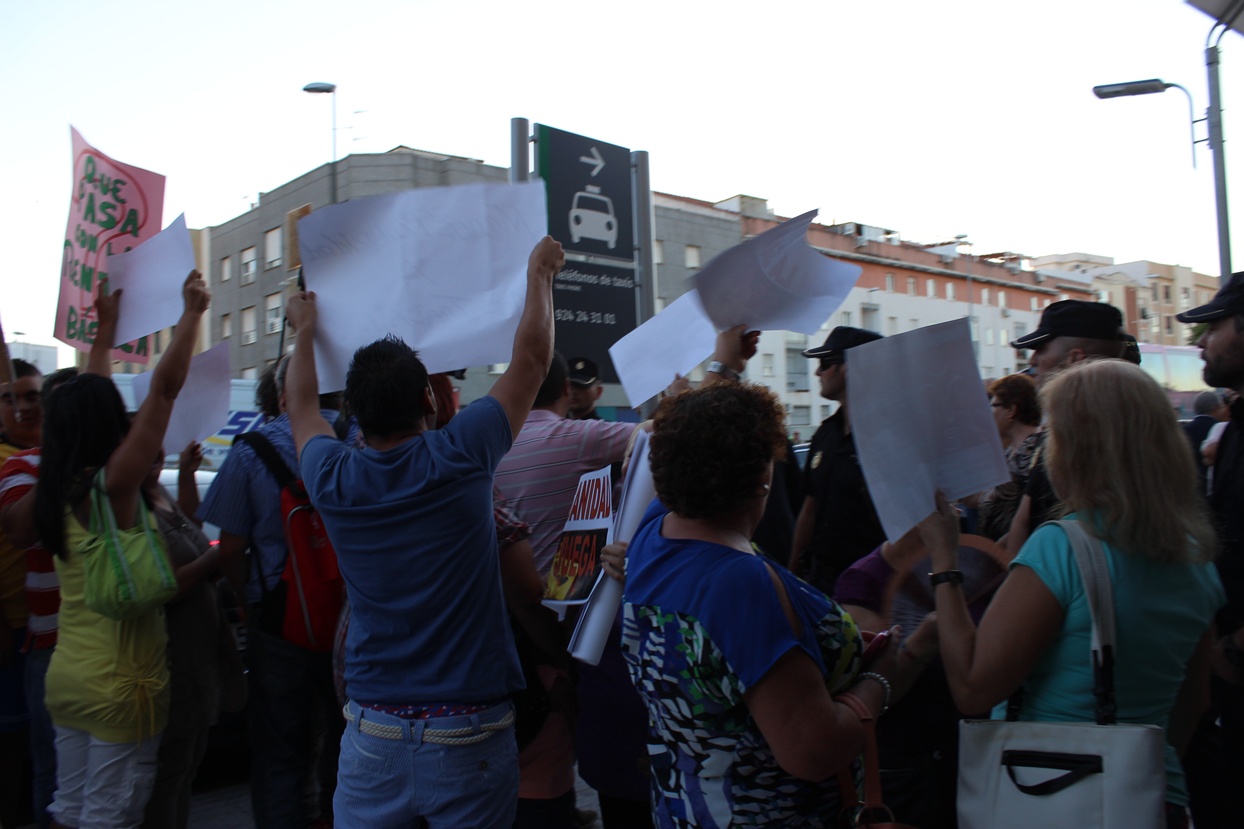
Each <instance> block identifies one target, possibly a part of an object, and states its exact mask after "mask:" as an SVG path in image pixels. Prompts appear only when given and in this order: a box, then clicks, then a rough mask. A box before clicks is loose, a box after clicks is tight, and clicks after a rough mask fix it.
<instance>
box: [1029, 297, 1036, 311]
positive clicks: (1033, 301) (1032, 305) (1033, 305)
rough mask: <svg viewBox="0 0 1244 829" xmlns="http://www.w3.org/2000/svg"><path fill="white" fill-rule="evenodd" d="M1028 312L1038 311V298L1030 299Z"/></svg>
mask: <svg viewBox="0 0 1244 829" xmlns="http://www.w3.org/2000/svg"><path fill="white" fill-rule="evenodd" d="M1028 310H1030V311H1035V310H1037V298H1036V297H1035V296H1033V297H1028Z"/></svg>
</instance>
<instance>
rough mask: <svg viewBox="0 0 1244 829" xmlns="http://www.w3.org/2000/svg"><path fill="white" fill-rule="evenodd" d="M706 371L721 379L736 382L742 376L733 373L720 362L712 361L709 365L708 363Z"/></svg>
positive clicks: (733, 371)
mask: <svg viewBox="0 0 1244 829" xmlns="http://www.w3.org/2000/svg"><path fill="white" fill-rule="evenodd" d="M708 370H709V371H711V372H712V373H713V374H720V375H721V376H722V377H724V378H726V379H727V380H738V379H739V378H741V377H742V376H743V375H741V374H739V373H738V372H737V371H735V370H734V369H732V368H730V366H728V365H726V364H725V363H723V362H721V361H720V360H713V361H712V362H711V363H709V364H708Z"/></svg>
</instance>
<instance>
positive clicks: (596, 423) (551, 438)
mask: <svg viewBox="0 0 1244 829" xmlns="http://www.w3.org/2000/svg"><path fill="white" fill-rule="evenodd" d="M569 411H570V380H569V370H568V368H567V365H566V358H565V357H563V356H562V355H561V354H560V353H558V352H556V351H555V352H553V362H552V364H551V365H550V366H549V373H548V375H547V376H546V377H545V379H544V384H543V385H541V386H540V392H539V393H538V394H537V395H536V402H535V404H534V405H533V406H532V408H531V414H529V415H528V416H527V420H526V421H525V422H524V423H523V428H522V430H521V431H520V432H519V433H518V437H517V438H515V439H514V445H513V446H512V447H511V448H510V451H509V453H507V454H506V456H505V458H503V459H502V461H501V464H500V466H498V467H497V475H496V484H497V489H499V490H501V494H502V495H503V496H505V500H506V503H508V504H509V505H510V508H511V509H513V510H514V511H515V512H516V513H518V514H519V515H521V516H522V517H523V520H524V521H526V522H527V523H528V525H530V527H531V548H532V550H533V551H534V553H535V560H536V569H537V570H539V571H540V577H541V578H544V577H546V576H547V575H548V573H549V568H550V567H551V566H552V564H553V556H554V554H556V552H557V543H558V540H559V539H560V538H561V534H562V528H563V527H564V526H565V524H566V515H567V514H568V513H569V512H570V504H571V502H572V501H573V500H574V493H575V489H576V488H577V487H578V485H579V476H580V475H582V474H583V473H585V472H593V471H595V470H597V469H600V468H601V467H602V466H608V465H609V464H611V463H617V462H619V461H621V460H622V458H623V456H624V455H625V454H626V447H627V446H628V445H629V443H630V439H631V436H632V435H633V434H634V433H635V429H636V424H634V423H611V422H609V421H605V420H567V419H566V414H567V413H568V412H569ZM614 483H617V482H616V481H615V482H614Z"/></svg>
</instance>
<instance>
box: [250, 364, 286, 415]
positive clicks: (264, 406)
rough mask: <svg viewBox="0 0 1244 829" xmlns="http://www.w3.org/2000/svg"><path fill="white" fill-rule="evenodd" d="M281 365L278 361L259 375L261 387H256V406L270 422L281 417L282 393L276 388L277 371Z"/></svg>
mask: <svg viewBox="0 0 1244 829" xmlns="http://www.w3.org/2000/svg"><path fill="white" fill-rule="evenodd" d="M280 364H281V361H280V360H277V361H276V362H275V363H273V364H272V365H270V366H268V367H267V368H265V369H264V370H263V374H261V375H259V385H257V386H255V405H256V406H258V407H259V411H261V412H263V416H264V417H265V418H266V419H268V420H275V419H276V418H277V417H280V415H281V393H280V392H279V391H278V390H277V387H276V370H277V366H279V365H280Z"/></svg>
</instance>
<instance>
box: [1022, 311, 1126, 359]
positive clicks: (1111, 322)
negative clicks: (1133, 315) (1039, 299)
mask: <svg viewBox="0 0 1244 829" xmlns="http://www.w3.org/2000/svg"><path fill="white" fill-rule="evenodd" d="M1055 337H1085V338H1087V339H1090V340H1123V339H1124V338H1125V337H1127V331H1126V330H1124V328H1123V314H1122V313H1120V312H1119V309H1118V308H1115V307H1114V306H1113V305H1107V304H1106V303H1104V302H1089V301H1088V300H1084V299H1064V300H1062V301H1061V302H1055V303H1054V304H1053V305H1051V306H1050V307H1048V308H1046V309H1045V312H1044V313H1042V314H1041V323H1040V324H1039V325H1038V326H1037V330H1035V331H1033V332H1031V333H1029V334H1025V335H1024V336H1022V337H1020V338H1019V339H1017V340H1011V347H1012V348H1034V347H1035V346H1037V345H1039V344H1041V343H1043V342H1045V341H1046V340H1052V339H1054V338H1055Z"/></svg>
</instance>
